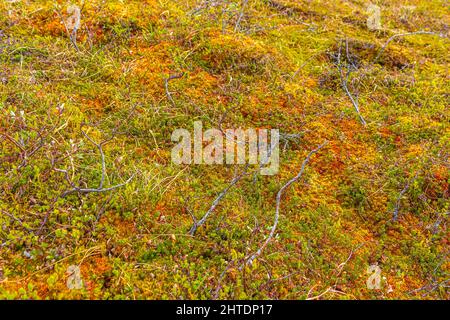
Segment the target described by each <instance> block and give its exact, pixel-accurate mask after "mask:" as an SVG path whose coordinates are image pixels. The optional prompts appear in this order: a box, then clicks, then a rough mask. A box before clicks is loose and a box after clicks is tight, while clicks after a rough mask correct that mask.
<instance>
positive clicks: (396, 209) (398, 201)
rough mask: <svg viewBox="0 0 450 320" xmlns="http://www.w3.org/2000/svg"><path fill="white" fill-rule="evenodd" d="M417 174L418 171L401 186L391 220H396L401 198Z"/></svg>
mask: <svg viewBox="0 0 450 320" xmlns="http://www.w3.org/2000/svg"><path fill="white" fill-rule="evenodd" d="M418 174H419V171H417V172H416V174H415V176H414V177H413V178H412V179H411V180H410V181H408V183H406V185H405V187H404V188H403V190H402V191H400V194H399V195H398V197H397V201H396V202H395V208H394V213H393V218H392V220H393V221H397V219H398V214H399V211H400V202H401V200H402V198H403V195H404V194H405V193H406V192H407V191H408V189H409V187H410V185H411V184H412V183H413V182H414V181H415V180H416V179H417V175H418Z"/></svg>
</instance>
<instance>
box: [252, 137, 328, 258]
mask: <svg viewBox="0 0 450 320" xmlns="http://www.w3.org/2000/svg"><path fill="white" fill-rule="evenodd" d="M327 143H328V141H324V142H323V143H322V144H321V145H319V146H318V147H317V148H316V149H314V150H312V151H311V152H310V153H309V154H308V155H307V156H306V158H305V160H304V161H303V163H302V167H301V169H300V171H299V173H298V174H297V175H296V176H295V177H294V178H292V179H291V180H289V181H288V182H287V183H286V184H285V185H283V186H282V187H281V188H280V190H279V191H278V193H277V197H276V208H275V217H274V222H273V225H272V228H271V230H270V234H269V236H268V237H267V239H266V241H264V243H263V244H262V246H261V247H260V248H259V249H258V251H256V252H255V253H254V254H253V255H252V256H251V257H250V258H249V259H248V260H247V263H248V264H251V263H252V262H253V260H255V259H256V258H257V257H258V256H259V255H261V253H262V251H263V250H264V248H265V247H266V246H267V245H268V244H269V242H270V240H272V238H273V236H274V234H275V230H276V229H277V225H278V219H279V217H280V204H281V196H282V195H283V192H284V190H286V189H287V188H288V187H289V186H290V185H291V184H293V183H294V182H296V181H297V180H299V179H300V178H301V177H302V175H303V172H304V171H305V167H306V165H307V164H308V162H309V160H310V158H311V156H312V155H313V154H315V153H317V152H318V151H319V150H320V149H322V148H323V147H324V146H325V145H326V144H327Z"/></svg>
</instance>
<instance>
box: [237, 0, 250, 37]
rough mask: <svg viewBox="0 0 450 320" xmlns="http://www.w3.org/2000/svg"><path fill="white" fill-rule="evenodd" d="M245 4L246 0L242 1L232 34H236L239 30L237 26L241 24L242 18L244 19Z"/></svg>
mask: <svg viewBox="0 0 450 320" xmlns="http://www.w3.org/2000/svg"><path fill="white" fill-rule="evenodd" d="M247 3H248V0H243V1H242V6H241V11H240V12H239V16H238V19H237V21H236V25H235V26H234V32H237V31H238V30H239V26H240V24H241V21H242V18H243V17H244V10H245V7H246V6H247Z"/></svg>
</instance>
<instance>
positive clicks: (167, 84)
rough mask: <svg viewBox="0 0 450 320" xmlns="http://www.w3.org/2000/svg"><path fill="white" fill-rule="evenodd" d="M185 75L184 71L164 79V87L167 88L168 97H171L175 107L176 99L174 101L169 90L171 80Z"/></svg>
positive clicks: (170, 99)
mask: <svg viewBox="0 0 450 320" xmlns="http://www.w3.org/2000/svg"><path fill="white" fill-rule="evenodd" d="M183 76H184V72H181V73H178V74H173V75H170V76H169V77H168V78H166V79H164V87H165V89H166V95H167V99H169V101H170V103H171V104H172V105H173V106H174V107H175V101H173V98H172V94H171V93H170V91H169V81H170V80H174V79H180V78H182V77H183Z"/></svg>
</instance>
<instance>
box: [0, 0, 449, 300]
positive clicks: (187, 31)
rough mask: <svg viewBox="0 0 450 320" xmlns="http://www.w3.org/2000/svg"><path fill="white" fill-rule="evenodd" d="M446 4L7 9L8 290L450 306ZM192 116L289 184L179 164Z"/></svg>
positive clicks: (1, 22) (3, 160)
mask: <svg viewBox="0 0 450 320" xmlns="http://www.w3.org/2000/svg"><path fill="white" fill-rule="evenodd" d="M448 9H449V8H448V2H446V1H443V0H436V1H418V0H410V1H406V0H405V1H402V0H395V1H394V0H389V1H375V0H374V1H373V3H372V4H371V3H369V2H366V1H362V0H355V1H339V0H337V1H325V0H312V1H309V0H248V1H246V0H244V1H240V0H183V1H176V0H130V1H121V0H108V1H105V0H86V1H84V2H83V1H78V2H77V1H73V2H66V1H59V0H58V1H56V0H51V1H50V0H40V1H31V0H2V1H0V12H1V14H0V65H1V68H0V298H4V299H75V298H81V299H224V298H228V299H409V298H412V299H448V298H449V291H448V286H449V267H450V263H449V257H448V255H449V237H448V235H449V234H448V229H447V225H448V212H449V201H448V198H449V163H448V156H449V137H450V135H449V125H448V124H449V122H448V121H449V109H448V106H449V96H448V94H449V73H448V65H449V49H450V47H449V25H448V24H449V21H450V20H449V11H448ZM77 16H79V17H80V20H79V21H77V19H76V18H77ZM195 121H201V122H202V123H203V126H204V128H205V129H210V128H217V129H220V130H221V128H236V129H237V128H242V129H248V128H257V129H272V128H273V129H279V130H280V154H279V157H280V165H279V172H278V174H276V175H272V176H270V175H261V174H259V168H258V166H257V165H245V164H241V165H240V164H237V165H235V164H224V165H195V164H192V165H185V164H181V165H177V164H174V163H173V162H172V161H171V149H172V147H173V145H174V143H173V142H172V141H171V135H172V132H174V130H176V129H179V128H185V129H187V130H189V131H190V132H192V131H193V124H194V122H195ZM374 265H376V266H378V267H379V268H380V270H381V274H380V276H381V286H380V288H376V289H373V288H372V289H371V288H368V286H367V285H366V281H367V279H368V277H369V275H370V274H369V273H368V270H369V269H370V268H369V267H370V266H374ZM372 269H373V267H372ZM74 270H75V271H76V272H75V271H74Z"/></svg>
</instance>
